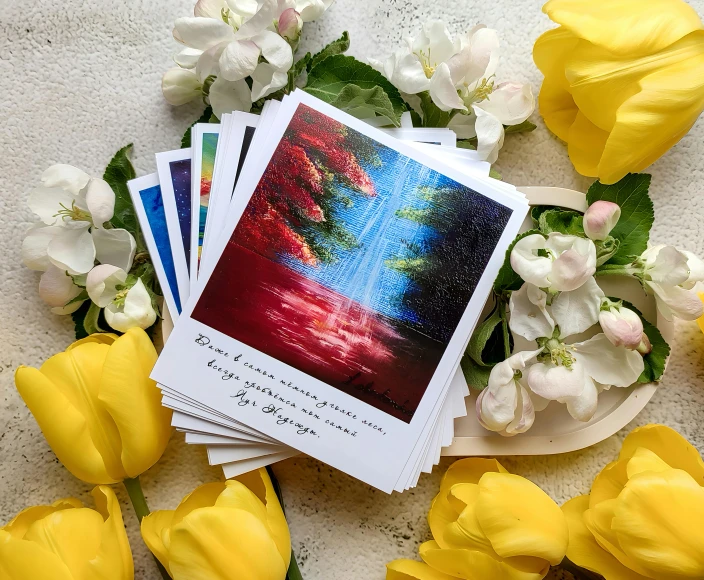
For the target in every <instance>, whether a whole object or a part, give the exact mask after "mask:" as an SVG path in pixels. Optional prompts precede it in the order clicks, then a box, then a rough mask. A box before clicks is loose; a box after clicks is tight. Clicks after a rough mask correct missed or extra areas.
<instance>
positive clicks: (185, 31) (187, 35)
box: [174, 16, 235, 50]
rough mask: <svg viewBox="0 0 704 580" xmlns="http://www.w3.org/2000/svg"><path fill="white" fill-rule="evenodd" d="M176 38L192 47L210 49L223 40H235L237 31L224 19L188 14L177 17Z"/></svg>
mask: <svg viewBox="0 0 704 580" xmlns="http://www.w3.org/2000/svg"><path fill="white" fill-rule="evenodd" d="M174 38H176V40H178V41H179V42H182V43H183V44H185V45H186V46H188V47H190V48H196V49H198V50H208V49H209V48H210V47H211V46H214V45H216V44H219V43H221V42H226V41H230V40H234V39H235V31H234V30H233V29H232V26H230V25H229V24H227V23H225V22H223V20H222V19H215V18H200V17H188V16H187V17H183V18H177V19H176V22H175V23H174Z"/></svg>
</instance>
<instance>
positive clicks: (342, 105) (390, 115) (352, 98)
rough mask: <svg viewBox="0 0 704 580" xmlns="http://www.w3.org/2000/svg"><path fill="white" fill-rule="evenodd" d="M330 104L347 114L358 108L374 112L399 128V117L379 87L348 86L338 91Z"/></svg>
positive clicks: (387, 96)
mask: <svg viewBox="0 0 704 580" xmlns="http://www.w3.org/2000/svg"><path fill="white" fill-rule="evenodd" d="M330 104H331V105H333V106H334V107H337V108H338V109H341V110H343V111H348V112H350V111H352V110H354V109H357V108H360V107H361V108H363V109H365V110H368V111H374V112H375V113H376V114H377V115H381V116H382V117H386V118H387V119H388V120H389V121H391V122H392V123H393V124H394V125H395V126H396V127H400V126H401V116H400V115H397V114H396V112H395V111H394V107H393V105H392V104H391V100H390V99H389V95H387V94H386V92H385V91H384V89H382V88H381V87H373V88H371V89H363V88H361V87H358V86H357V85H353V84H349V85H346V86H345V87H344V88H343V89H342V90H341V91H340V93H339V94H338V95H337V98H336V99H335V100H334V101H333V102H332V103H330Z"/></svg>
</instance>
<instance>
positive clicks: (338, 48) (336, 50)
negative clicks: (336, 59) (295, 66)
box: [307, 30, 350, 72]
mask: <svg viewBox="0 0 704 580" xmlns="http://www.w3.org/2000/svg"><path fill="white" fill-rule="evenodd" d="M349 47H350V35H349V34H348V32H347V31H346V30H345V31H344V32H343V33H342V36H341V37H340V38H338V39H337V40H333V41H332V42H331V43H330V44H328V45H327V46H326V47H325V48H323V50H321V51H320V52H318V53H316V54H315V55H314V56H313V57H312V58H311V59H310V63H308V64H307V68H308V72H310V70H311V69H312V68H313V67H314V66H316V65H318V64H320V63H321V62H323V61H324V60H325V59H326V58H329V57H331V56H335V55H337V54H342V53H343V52H345V51H346V50H347V49H348V48H349Z"/></svg>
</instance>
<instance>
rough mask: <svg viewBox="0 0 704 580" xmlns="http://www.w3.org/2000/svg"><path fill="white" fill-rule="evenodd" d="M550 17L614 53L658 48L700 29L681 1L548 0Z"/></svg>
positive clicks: (641, 52)
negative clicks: (603, 0) (594, 0)
mask: <svg viewBox="0 0 704 580" xmlns="http://www.w3.org/2000/svg"><path fill="white" fill-rule="evenodd" d="M543 12H545V13H546V14H547V15H548V16H549V17H550V19H551V20H553V21H554V22H557V23H558V24H561V25H563V26H565V27H566V28H568V29H569V30H571V31H572V32H574V34H576V35H577V36H579V37H580V38H584V39H585V40H588V41H589V42H592V43H594V44H596V45H599V46H602V47H604V48H606V49H608V50H610V51H611V52H613V53H617V54H632V53H638V54H648V53H653V52H657V51H660V50H662V49H664V48H665V47H667V46H669V45H670V44H672V43H674V42H676V41H677V40H679V39H680V38H682V37H683V36H685V35H687V34H689V33H690V32H693V31H695V30H700V29H701V28H702V23H701V21H700V20H699V16H697V13H696V12H695V10H694V9H693V8H692V7H691V6H689V5H688V4H687V3H686V2H684V1H683V0H647V2H644V1H643V0H610V1H609V3H608V6H607V7H606V6H604V4H602V3H600V2H592V1H591V0H549V2H547V3H546V4H545V5H544V6H543Z"/></svg>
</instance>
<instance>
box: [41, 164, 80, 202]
mask: <svg viewBox="0 0 704 580" xmlns="http://www.w3.org/2000/svg"><path fill="white" fill-rule="evenodd" d="M89 179H90V175H88V174H87V173H86V172H85V171H82V170H80V169H78V167H74V166H73V165H65V164H62V163H57V164H56V165H52V166H51V167H49V168H48V169H46V170H45V171H44V173H42V183H43V184H44V187H60V188H61V189H65V190H66V191H68V192H69V193H71V194H73V195H76V196H77V195H78V194H79V193H80V191H81V190H82V189H83V188H84V187H85V186H86V184H87V183H88V180H89Z"/></svg>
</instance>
